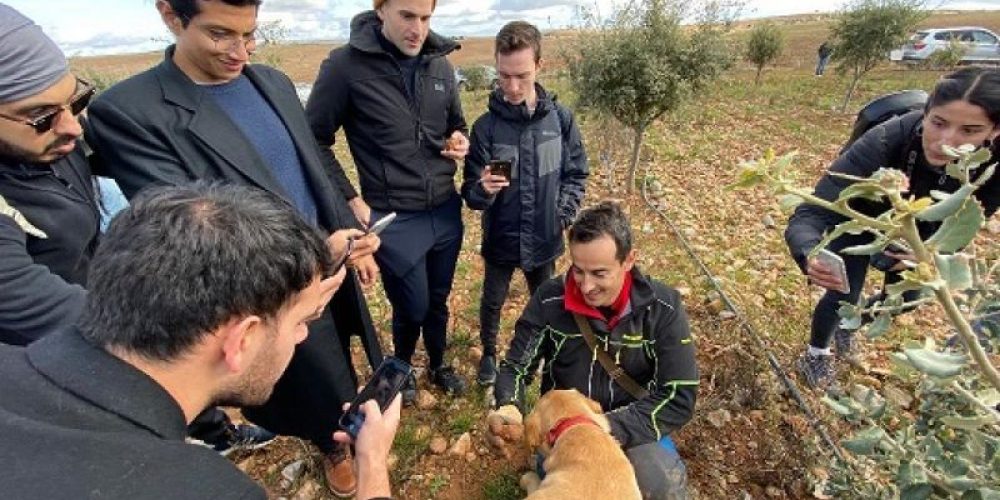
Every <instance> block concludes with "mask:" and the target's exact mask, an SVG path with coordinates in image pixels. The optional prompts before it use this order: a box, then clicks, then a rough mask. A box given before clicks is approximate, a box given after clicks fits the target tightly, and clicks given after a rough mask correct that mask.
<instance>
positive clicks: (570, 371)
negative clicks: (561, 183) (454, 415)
mask: <svg viewBox="0 0 1000 500" xmlns="http://www.w3.org/2000/svg"><path fill="white" fill-rule="evenodd" d="M569 253H570V257H571V258H572V261H573V265H572V267H571V268H570V271H569V272H568V273H566V275H565V276H564V277H558V278H553V279H551V280H549V281H547V282H545V283H544V284H543V285H542V286H541V287H540V288H539V289H538V292H537V293H535V295H534V296H532V297H531V301H530V302H529V303H528V306H527V307H526V308H525V310H524V312H523V313H522V315H521V318H520V319H518V321H517V324H516V325H515V327H514V340H513V341H512V342H511V345H510V349H509V350H508V351H507V355H506V358H505V359H504V361H503V362H502V363H501V364H500V373H499V376H498V377H497V382H496V392H495V395H496V405H497V406H498V407H499V410H498V411H497V412H495V413H494V414H492V415H491V420H492V419H493V417H494V415H496V416H499V417H500V418H501V419H503V420H505V421H507V422H509V424H510V425H519V422H518V420H519V417H520V414H522V413H523V412H524V411H525V410H526V408H525V407H524V404H525V403H524V399H525V392H526V389H527V386H528V385H530V384H531V383H532V380H533V379H534V375H535V372H536V370H537V369H538V366H539V363H540V362H542V361H543V360H544V368H543V370H542V374H541V378H542V382H541V392H542V394H544V393H545V392H547V391H549V390H552V389H576V390H578V391H580V392H581V393H582V394H583V395H585V396H587V397H589V398H591V399H593V400H595V401H597V402H598V403H600V405H601V407H602V408H603V409H604V411H605V412H606V413H605V415H606V416H607V417H608V422H609V423H610V424H611V435H612V436H614V438H615V439H617V440H618V442H619V443H621V445H622V447H623V448H624V449H625V454H626V455H627V456H628V458H629V460H630V461H631V462H632V466H633V468H634V469H635V473H636V479H637V480H638V482H639V489H640V490H641V491H642V492H643V495H644V497H645V498H684V496H683V495H684V491H685V488H686V471H685V468H684V463H683V461H682V460H681V458H680V456H679V455H678V454H677V451H676V448H674V444H673V442H672V441H671V439H670V433H672V432H673V431H675V430H677V429H679V428H680V427H681V426H682V425H684V424H685V423H687V422H688V420H690V419H691V414H692V413H693V412H694V405H695V397H696V395H697V387H698V368H697V365H696V362H695V348H694V342H693V339H692V338H691V332H690V329H689V327H688V322H687V315H686V314H685V312H684V305H683V303H682V302H681V298H680V294H679V293H677V291H676V290H674V289H672V288H669V287H667V286H665V285H663V284H661V283H659V282H657V281H655V280H653V279H651V278H649V277H647V276H646V275H644V274H642V273H641V272H639V270H638V269H637V268H636V267H635V259H636V252H635V250H633V249H632V236H631V231H630V229H629V224H628V219H627V218H626V217H625V214H624V213H623V212H622V210H621V208H620V207H618V206H617V205H615V204H613V203H609V202H605V203H601V204H600V205H597V206H595V207H591V208H588V209H585V210H583V211H582V212H581V213H580V215H579V218H578V219H577V220H576V222H574V223H573V225H572V226H571V227H570V230H569ZM577 321H582V322H586V324H588V325H589V327H590V329H591V330H592V332H593V335H594V339H595V343H596V347H597V348H598V349H602V350H605V351H606V352H607V353H608V354H609V355H610V358H611V359H612V360H615V362H616V363H617V365H618V367H619V368H620V369H621V370H622V371H623V372H624V373H625V374H626V376H627V377H630V378H631V379H632V381H634V382H635V383H636V384H638V386H639V387H638V388H632V389H628V388H627V387H628V386H629V385H631V384H630V383H629V382H628V381H625V382H621V381H622V380H623V377H613V376H611V375H609V373H608V371H607V370H606V369H605V368H604V367H603V365H602V364H601V363H600V362H599V361H598V360H597V359H596V358H597V356H596V355H595V354H594V351H593V350H591V348H590V347H589V346H588V342H587V341H586V340H585V338H584V332H582V331H581V327H580V326H578V323H577ZM636 389H638V390H636ZM632 392H637V393H638V394H632ZM489 428H490V430H491V432H492V431H493V430H495V429H494V427H493V426H490V427H489ZM500 434H503V433H502V432H501V433H500ZM491 441H492V442H494V443H496V442H497V441H496V439H491Z"/></svg>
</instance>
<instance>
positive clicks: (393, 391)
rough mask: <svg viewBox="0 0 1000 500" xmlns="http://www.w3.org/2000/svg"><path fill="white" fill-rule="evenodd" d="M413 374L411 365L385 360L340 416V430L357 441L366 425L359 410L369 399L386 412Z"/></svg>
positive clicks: (399, 361)
mask: <svg viewBox="0 0 1000 500" xmlns="http://www.w3.org/2000/svg"><path fill="white" fill-rule="evenodd" d="M411 373H413V367H411V366H410V364H409V363H407V362H405V361H403V360H401V359H399V358H394V357H392V356H386V357H385V358H383V359H382V364H381V365H379V367H378V369H377V370H375V374H374V375H372V379H371V380H369V381H368V383H367V384H365V387H364V388H363V389H361V392H359V393H358V395H357V396H356V397H355V398H354V401H352V402H351V407H350V408H348V410H347V411H346V412H344V414H343V415H341V416H340V422H339V423H340V428H341V429H343V430H344V431H345V432H347V433H348V434H350V435H351V439H357V437H358V432H359V431H360V430H361V426H362V425H363V424H364V423H365V415H364V414H363V413H361V412H360V411H358V408H360V407H361V405H363V404H364V403H365V402H367V401H368V400H369V399H374V400H375V402H376V403H378V407H379V408H381V409H382V411H383V412H384V411H385V409H386V408H388V406H389V404H390V403H392V400H393V399H395V398H396V395H397V394H399V391H400V390H401V389H402V388H403V384H405V383H406V379H408V378H409V377H410V374H411Z"/></svg>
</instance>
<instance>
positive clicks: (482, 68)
mask: <svg viewBox="0 0 1000 500" xmlns="http://www.w3.org/2000/svg"><path fill="white" fill-rule="evenodd" d="M498 82H499V80H497V70H496V68H494V67H493V66H487V65H485V64H480V65H476V66H468V67H465V68H459V67H455V83H456V84H457V85H458V89H459V90H492V89H494V88H496V86H497V83H498Z"/></svg>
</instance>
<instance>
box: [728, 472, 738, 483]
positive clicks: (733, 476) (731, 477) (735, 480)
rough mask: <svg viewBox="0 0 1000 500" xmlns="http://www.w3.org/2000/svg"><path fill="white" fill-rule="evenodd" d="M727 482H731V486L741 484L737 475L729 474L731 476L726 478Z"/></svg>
mask: <svg viewBox="0 0 1000 500" xmlns="http://www.w3.org/2000/svg"><path fill="white" fill-rule="evenodd" d="M726 481H729V484H738V483H739V482H740V478H739V477H737V476H736V474H729V476H728V477H726Z"/></svg>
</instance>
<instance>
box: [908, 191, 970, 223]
mask: <svg viewBox="0 0 1000 500" xmlns="http://www.w3.org/2000/svg"><path fill="white" fill-rule="evenodd" d="M975 189H976V186H974V185H972V184H966V185H964V186H962V187H960V188H959V189H958V191H955V192H954V193H951V194H949V195H948V196H947V197H945V198H944V199H943V200H941V201H939V202H937V203H935V204H933V205H931V206H930V207H928V208H926V209H924V210H921V211H920V212H918V213H917V218H918V219H920V220H926V221H932V222H940V221H943V220H945V219H946V218H948V217H951V216H952V215H955V213H956V212H958V210H959V209H961V208H962V205H963V204H965V200H967V199H968V198H969V196H971V195H972V192H973V191H975Z"/></svg>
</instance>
